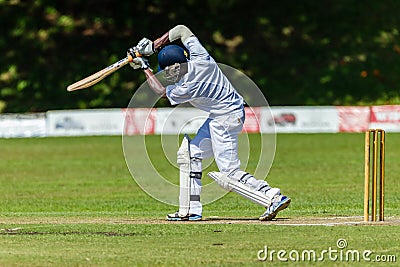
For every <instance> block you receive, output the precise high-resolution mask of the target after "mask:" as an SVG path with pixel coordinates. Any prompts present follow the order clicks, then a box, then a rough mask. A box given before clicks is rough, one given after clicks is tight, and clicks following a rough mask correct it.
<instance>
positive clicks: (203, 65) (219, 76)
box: [166, 36, 243, 118]
mask: <svg viewBox="0 0 400 267" xmlns="http://www.w3.org/2000/svg"><path fill="white" fill-rule="evenodd" d="M184 45H185V47H186V48H187V49H188V50H189V53H190V60H189V62H188V63H187V64H188V72H187V73H186V74H185V75H184V76H183V77H182V78H181V79H180V81H179V82H177V83H176V84H174V85H169V86H167V87H166V95H167V98H168V99H169V101H170V102H171V104H172V105H177V104H181V103H185V102H189V103H190V104H191V105H193V106H194V107H196V108H199V109H201V110H204V111H206V112H209V113H210V117H211V118H212V117H216V116H219V115H225V114H228V113H231V112H234V111H240V110H242V109H243V97H242V96H241V95H239V93H238V92H236V90H235V88H234V87H233V86H232V84H231V83H230V82H229V80H228V79H227V78H226V76H225V75H224V74H223V73H222V71H221V70H220V68H219V67H218V65H217V63H216V62H215V60H214V59H213V58H212V57H211V56H210V54H209V53H208V52H207V50H206V49H205V48H204V47H203V46H202V45H201V43H200V42H199V40H198V39H197V37H195V36H191V37H189V38H188V39H186V41H185V42H184Z"/></svg>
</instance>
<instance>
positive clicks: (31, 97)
mask: <svg viewBox="0 0 400 267" xmlns="http://www.w3.org/2000/svg"><path fill="white" fill-rule="evenodd" d="M398 14H400V1H397V0H383V1H374V0H365V1H356V0H337V1H332V0H321V1H314V0H302V1H291V0H281V1H261V0H254V1H234V0H224V1H222V0H214V1H212V0H208V1H194V0H185V1H184V0H175V1H162V0H158V1H157V0H154V1H145V0H136V1H125V0H122V1H111V0H102V1H93V0H87V1H78V0H69V1H51V0H35V1H33V0H32V1H20V0H9V1H7V0H0V17H1V24H2V27H1V29H0V31H1V35H0V59H1V60H0V62H1V65H0V111H1V110H3V112H28V111H45V110H49V109H69V108H100V107H126V106H127V104H128V102H129V100H130V98H131V96H132V94H133V93H134V92H135V90H136V89H137V88H138V87H139V86H140V84H141V83H142V82H143V81H144V75H143V74H142V73H141V72H139V71H136V72H135V71H133V70H132V69H130V68H123V69H121V70H119V71H118V72H116V73H114V74H113V75H112V76H110V77H108V78H106V79H105V80H103V81H102V82H101V83H99V84H97V85H95V86H93V87H92V88H90V89H87V90H83V91H77V92H73V93H68V92H66V86H67V85H68V84H70V83H72V82H75V81H77V80H79V79H81V78H83V77H85V76H87V75H89V74H91V73H93V72H96V71H98V70H99V69H101V68H103V67H105V66H107V65H109V64H112V63H113V62H115V61H117V60H118V59H120V58H122V57H124V56H125V53H126V50H127V48H129V47H130V46H133V45H135V44H136V43H137V41H139V40H140V39H141V38H142V37H144V36H146V37H148V38H150V39H155V38H157V37H159V36H161V35H162V34H163V33H165V32H166V31H168V30H169V29H170V28H172V27H173V26H175V25H177V24H185V25H187V26H188V27H189V28H191V30H192V31H193V32H194V33H195V34H196V35H197V36H198V37H199V39H200V40H201V42H202V43H203V44H204V46H205V47H206V48H207V49H208V50H209V52H210V53H211V54H212V55H213V57H214V58H215V59H216V60H217V61H218V62H221V63H224V64H228V65H231V66H232V67H235V68H237V69H240V70H242V71H244V72H245V73H246V74H247V75H249V76H250V77H251V78H252V79H253V80H254V81H255V83H256V84H257V85H258V86H259V87H260V89H261V90H262V91H263V93H264V94H265V96H266V98H267V99H268V101H269V102H270V104H272V105H356V104H386V103H397V104H399V103H400V90H399V89H400V75H399V73H400V41H399V27H400V26H399V25H400V24H399V23H400V16H399V15H398ZM154 60H155V58H154V57H153V58H151V63H152V65H153V66H155V65H156V62H155V61H154Z"/></svg>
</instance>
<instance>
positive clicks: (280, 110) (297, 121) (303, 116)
mask: <svg viewBox="0 0 400 267" xmlns="http://www.w3.org/2000/svg"><path fill="white" fill-rule="evenodd" d="M271 110H272V116H273V118H271V117H270V116H265V119H266V120H267V121H264V123H266V126H268V127H271V126H272V125H273V123H274V122H275V129H276V132H277V133H336V132H338V129H339V117H338V112H337V110H336V107H271ZM262 125H263V124H262ZM263 132H265V130H264V127H263Z"/></svg>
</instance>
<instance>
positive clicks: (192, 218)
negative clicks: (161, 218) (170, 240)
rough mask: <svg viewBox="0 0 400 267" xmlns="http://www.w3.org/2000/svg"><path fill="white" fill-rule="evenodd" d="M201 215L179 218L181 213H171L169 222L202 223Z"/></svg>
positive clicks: (168, 218) (168, 216) (168, 217)
mask: <svg viewBox="0 0 400 267" xmlns="http://www.w3.org/2000/svg"><path fill="white" fill-rule="evenodd" d="M201 219H202V216H201V215H197V214H188V215H186V216H184V217H181V216H179V212H175V213H171V214H168V215H167V221H200V220H201Z"/></svg>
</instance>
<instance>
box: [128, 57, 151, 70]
mask: <svg viewBox="0 0 400 267" xmlns="http://www.w3.org/2000/svg"><path fill="white" fill-rule="evenodd" d="M129 65H131V67H132V68H133V69H134V70H137V69H143V70H144V69H148V68H149V67H150V65H149V61H148V60H147V59H145V58H143V57H135V58H133V60H132V62H129Z"/></svg>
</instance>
